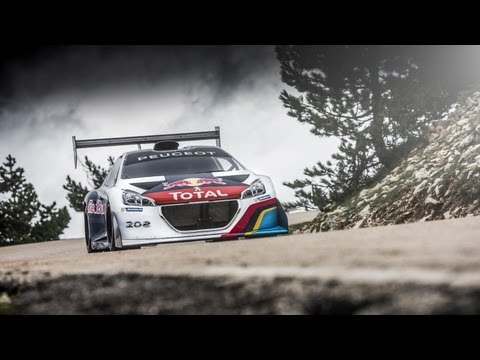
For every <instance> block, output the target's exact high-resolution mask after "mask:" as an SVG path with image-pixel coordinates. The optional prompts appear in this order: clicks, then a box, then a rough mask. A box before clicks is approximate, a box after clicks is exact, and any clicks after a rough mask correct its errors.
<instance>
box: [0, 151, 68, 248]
mask: <svg viewBox="0 0 480 360" xmlns="http://www.w3.org/2000/svg"><path fill="white" fill-rule="evenodd" d="M15 165H16V160H15V159H14V158H13V157H12V156H11V155H8V156H7V158H6V161H5V162H4V163H3V166H0V194H1V195H2V200H1V201H0V244H2V245H5V244H14V243H27V242H37V241H48V240H56V239H58V237H59V235H61V234H62V233H63V230H64V229H65V228H66V227H67V226H68V223H69V221H70V215H69V214H68V211H67V208H66V207H63V208H60V209H57V208H56V203H55V202H53V203H52V204H51V205H44V204H42V203H40V201H39V200H38V196H37V194H36V192H35V189H34V188H33V185H32V184H30V183H28V182H27V180H26V178H25V171H24V169H23V168H21V167H16V166H15Z"/></svg>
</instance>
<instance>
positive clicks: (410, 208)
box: [303, 91, 480, 231]
mask: <svg viewBox="0 0 480 360" xmlns="http://www.w3.org/2000/svg"><path fill="white" fill-rule="evenodd" d="M479 213H480V91H477V92H475V93H473V94H471V95H470V96H468V97H467V98H466V100H464V101H462V102H461V104H460V105H459V106H458V107H457V109H456V110H455V111H454V112H452V113H451V114H450V116H449V117H448V119H447V120H445V121H442V122H441V123H440V124H439V125H438V126H436V127H434V128H432V129H431V131H430V134H429V137H428V142H427V144H426V145H425V146H423V147H422V148H416V149H414V150H413V151H412V152H411V154H410V156H409V157H408V158H407V159H405V160H404V161H403V162H401V163H400V165H399V166H397V167H396V168H395V169H394V170H392V171H391V173H390V174H389V175H387V176H386V177H385V178H383V179H382V180H381V181H379V182H378V183H377V184H376V185H375V186H374V187H372V188H369V189H365V190H363V191H361V192H360V193H359V194H358V195H356V196H354V197H352V198H350V199H349V200H348V201H346V202H345V203H343V204H341V205H339V206H337V208H336V209H334V210H333V211H332V212H329V213H322V214H320V215H319V216H318V217H317V218H316V219H315V220H314V221H313V222H312V224H310V225H309V226H307V227H306V228H304V229H303V230H304V231H305V230H308V231H328V230H336V229H346V228H359V227H369V226H377V225H389V224H401V223H409V222H416V221H430V220H441V219H449V218H458V217H465V216H475V215H478V214H479Z"/></svg>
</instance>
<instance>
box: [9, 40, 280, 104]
mask: <svg viewBox="0 0 480 360" xmlns="http://www.w3.org/2000/svg"><path fill="white" fill-rule="evenodd" d="M272 53H273V49H272V47H269V46H228V45H223V46H202V45H197V46H185V45H179V46H171V45H169V46H161V45H71V46H69V45H57V46H54V45H50V46H30V47H25V48H22V47H15V48H13V49H11V51H10V52H8V49H7V55H6V56H5V57H4V58H3V60H2V62H1V63H0V79H1V81H0V99H1V101H2V105H3V106H6V105H7V106H8V105H10V104H11V103H14V102H15V100H21V99H29V100H30V101H31V100H39V99H42V98H44V97H45V96H48V95H52V94H57V95H58V94H62V95H65V96H67V95H71V94H74V95H81V94H82V93H84V92H91V91H103V90H104V91H121V90H128V88H129V86H131V85H132V84H136V85H139V86H144V87H149V86H156V85H159V84H162V83H165V84H168V83H170V82H172V81H175V82H182V81H188V79H189V78H191V77H192V76H196V78H197V79H199V80H200V81H205V82H207V83H209V84H211V85H213V87H214V88H215V89H216V91H217V93H218V95H220V96H221V97H223V96H227V95H228V94H229V93H230V92H231V91H232V90H234V89H235V88H236V87H238V86H239V85H240V84H242V79H244V78H245V77H246V74H251V73H256V72H261V71H263V70H264V69H265V67H268V66H272V65H274V64H275V62H274V61H272V59H273V58H272Z"/></svg>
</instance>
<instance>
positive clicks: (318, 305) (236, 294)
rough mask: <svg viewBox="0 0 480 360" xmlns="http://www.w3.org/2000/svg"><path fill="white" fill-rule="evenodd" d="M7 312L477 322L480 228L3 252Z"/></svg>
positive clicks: (467, 224)
mask: <svg viewBox="0 0 480 360" xmlns="http://www.w3.org/2000/svg"><path fill="white" fill-rule="evenodd" d="M2 309H3V310H2ZM2 311H3V313H25V314H32V313H33V314H38V313H41V314H63V313H67V314H89V313H93V314H405V313H406V314H477V313H480V218H478V217H470V218H464V219H454V220H444V221H436V222H425V223H417V224H407V225H394V226H386V227H378V228H368V229H354V230H346V231H336V232H330V233H315V234H301V235H288V236H280V237H272V238H259V239H249V240H237V241H225V242H214V243H205V242H191V243H183V244H165V245H159V246H156V247H145V248H142V249H140V250H128V251H118V252H105V253H99V254H87V253H86V250H85V246H84V241H83V239H76V240H61V241H53V242H45V243H38V244H28V245H18V246H10V247H3V248H0V313H2Z"/></svg>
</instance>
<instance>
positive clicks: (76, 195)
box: [63, 156, 115, 212]
mask: <svg viewBox="0 0 480 360" xmlns="http://www.w3.org/2000/svg"><path fill="white" fill-rule="evenodd" d="M107 160H108V164H109V165H110V166H112V165H113V163H114V160H115V159H114V158H113V157H111V156H109V157H108V159H107ZM82 167H83V169H84V170H85V172H86V174H87V179H88V184H89V186H90V189H98V188H99V187H100V186H101V185H102V184H103V181H104V180H105V177H106V176H107V175H108V169H105V168H103V167H101V166H100V165H96V164H94V163H93V162H92V161H91V160H90V159H89V158H88V157H87V156H85V162H84V163H82ZM66 180H67V183H66V184H65V185H63V188H64V189H65V190H67V192H68V194H67V200H68V202H69V203H70V206H71V207H72V208H73V209H74V210H75V211H79V212H82V211H83V200H84V199H85V196H86V195H87V193H88V192H89V191H90V190H89V188H88V187H86V186H84V185H82V183H80V182H77V181H75V180H73V179H72V178H71V177H70V175H67V178H66Z"/></svg>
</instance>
